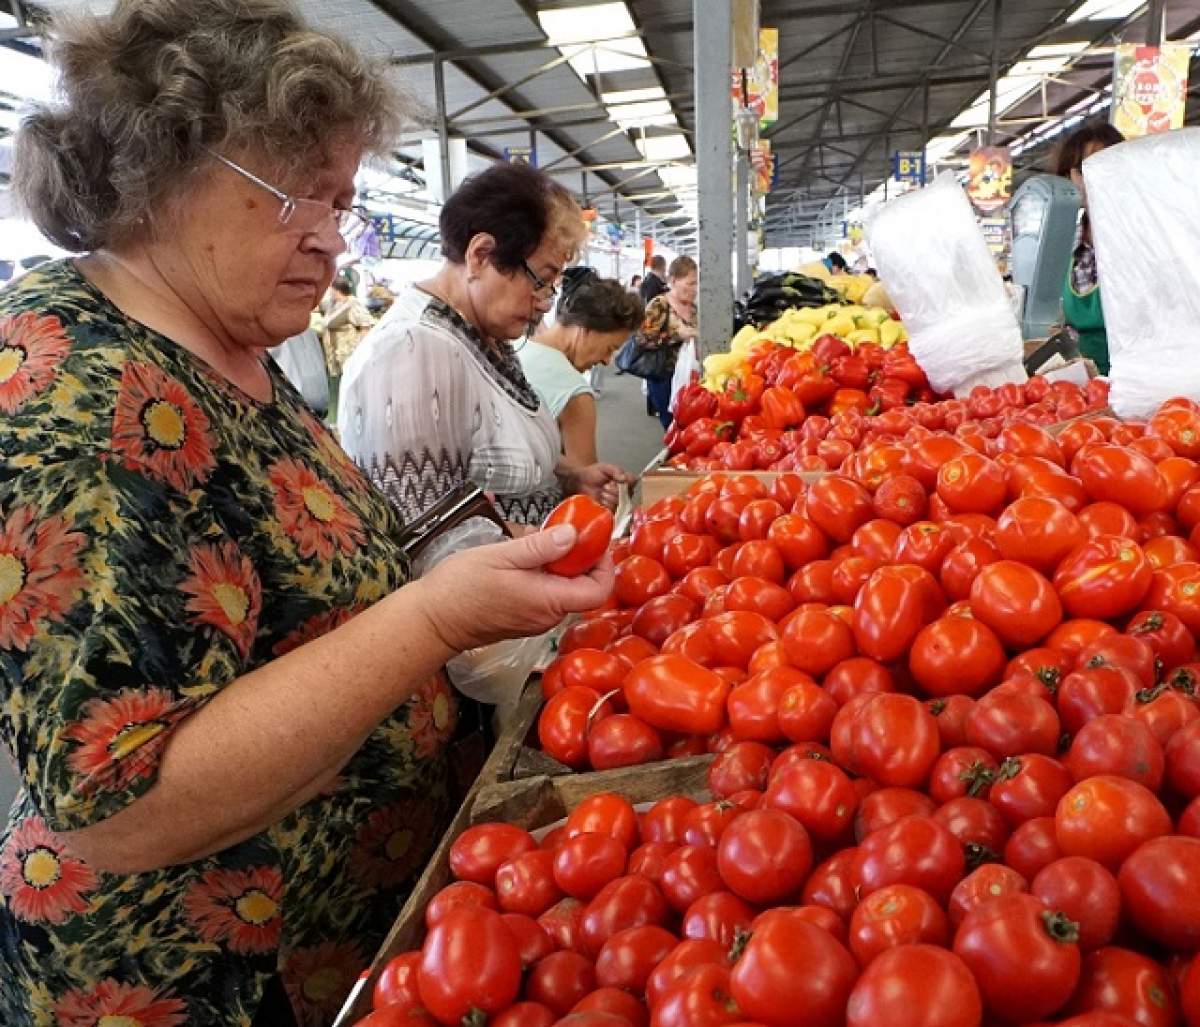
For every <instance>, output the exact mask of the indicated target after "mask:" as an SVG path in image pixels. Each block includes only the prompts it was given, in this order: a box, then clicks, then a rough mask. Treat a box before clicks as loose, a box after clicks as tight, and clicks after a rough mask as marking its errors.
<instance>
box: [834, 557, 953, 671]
mask: <svg viewBox="0 0 1200 1027" xmlns="http://www.w3.org/2000/svg"><path fill="white" fill-rule="evenodd" d="M940 604H941V589H940V588H939V587H938V584H937V582H936V581H935V580H934V578H933V576H932V575H930V574H929V572H928V571H925V570H921V569H920V568H905V567H881V568H880V569H879V570H877V571H875V572H874V573H873V574H872V575H871V577H870V578H869V579H868V580H867V582H866V584H865V585H864V586H863V587H862V590H861V591H860V592H859V593H858V597H857V598H856V599H855V601H854V642H855V643H856V644H857V647H858V654H859V655H863V656H869V657H871V658H872V659H874V660H878V661H879V662H881V663H891V662H892V661H894V660H898V659H899V658H900V657H901V656H903V655H904V654H905V653H906V652H908V649H909V647H910V646H911V645H912V642H913V639H915V638H916V637H917V633H918V632H919V631H920V630H921V628H922V627H924V626H925V625H926V624H927V623H928V622H929V621H931V620H933V619H934V618H935V617H936V616H937V614H938V613H939V612H940V610H938V609H936V606H937V605H940ZM854 655H856V654H855V653H854V652H853V651H850V652H848V653H846V654H845V655H844V656H842V657H841V659H846V658H848V657H850V656H854ZM835 662H837V661H835ZM831 667H832V664H830V667H827V668H825V669H826V670H828V669H830V668H831Z"/></svg>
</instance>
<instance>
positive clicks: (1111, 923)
mask: <svg viewBox="0 0 1200 1027" xmlns="http://www.w3.org/2000/svg"><path fill="white" fill-rule="evenodd" d="M1029 890H1030V891H1031V892H1032V893H1033V894H1034V895H1036V896H1037V897H1038V898H1039V899H1041V900H1042V901H1043V902H1044V903H1045V904H1046V906H1047V907H1048V908H1050V909H1053V910H1056V911H1058V912H1061V913H1063V914H1064V915H1065V916H1066V917H1067V918H1068V919H1070V920H1072V921H1074V922H1075V923H1076V924H1078V925H1079V948H1080V949H1081V951H1083V952H1091V951H1092V950H1093V949H1098V948H1100V947H1101V946H1103V945H1107V944H1108V943H1109V942H1110V941H1112V939H1113V936H1114V935H1115V934H1116V933H1117V926H1118V925H1119V923H1120V920H1121V890H1120V888H1118V887H1117V879H1116V878H1115V877H1113V875H1112V874H1111V873H1109V871H1107V870H1106V869H1105V868H1104V867H1102V866H1101V865H1100V864H1099V863H1097V862H1096V861H1095V860H1093V859H1085V858H1083V857H1082V856H1064V857H1063V858H1062V859H1056V860H1055V861H1054V862H1053V863H1051V864H1049V865H1048V866H1045V867H1043V868H1042V869H1041V870H1039V871H1038V874H1037V876H1036V877H1035V878H1034V879H1033V881H1032V883H1031V884H1030V886H1029Z"/></svg>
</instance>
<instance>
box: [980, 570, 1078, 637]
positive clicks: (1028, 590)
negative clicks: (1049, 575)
mask: <svg viewBox="0 0 1200 1027" xmlns="http://www.w3.org/2000/svg"><path fill="white" fill-rule="evenodd" d="M971 610H972V611H973V612H974V614H975V616H976V617H978V618H979V620H981V621H983V623H984V624H986V625H987V626H988V627H989V628H991V629H992V630H993V631H995V632H996V634H997V635H998V636H999V637H1000V640H1001V641H1002V642H1003V643H1004V644H1005V645H1006V646H1008V647H1009V648H1011V649H1028V648H1030V647H1031V646H1034V645H1036V644H1037V643H1038V642H1040V641H1041V640H1042V639H1043V638H1045V637H1046V636H1047V635H1048V634H1049V633H1050V632H1051V631H1053V630H1054V628H1055V627H1057V626H1058V624H1059V623H1060V622H1061V621H1062V603H1061V602H1060V601H1059V598H1058V594H1057V593H1056V592H1055V591H1054V588H1053V586H1052V585H1051V584H1050V582H1049V581H1047V580H1046V579H1045V578H1044V577H1042V575H1040V574H1039V573H1038V572H1037V571H1035V570H1034V569H1033V568H1032V567H1026V566H1025V565H1024V564H1021V563H1015V562H1014V561H1012V560H1000V561H998V562H997V563H993V564H989V565H988V566H986V567H984V568H983V569H982V570H981V571H980V572H979V575H978V577H976V579H975V582H974V584H973V585H972V586H971Z"/></svg>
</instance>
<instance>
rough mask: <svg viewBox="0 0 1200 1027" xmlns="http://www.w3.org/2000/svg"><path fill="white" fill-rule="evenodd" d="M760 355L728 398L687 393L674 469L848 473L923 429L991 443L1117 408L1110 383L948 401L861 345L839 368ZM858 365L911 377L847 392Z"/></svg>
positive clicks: (803, 358) (797, 357) (680, 404)
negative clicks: (854, 463) (877, 447)
mask: <svg viewBox="0 0 1200 1027" xmlns="http://www.w3.org/2000/svg"><path fill="white" fill-rule="evenodd" d="M830 338H833V337H830ZM833 341H834V342H839V341H840V340H837V339H836V338H834V339H833ZM842 345H843V346H844V344H842ZM875 351H877V352H875ZM756 356H757V358H758V359H759V360H760V361H761V363H760V364H759V365H758V370H757V371H752V370H750V369H748V370H747V371H746V372H744V373H743V374H741V375H733V376H731V377H730V378H729V379H728V380H727V381H726V383H725V385H724V388H723V389H722V390H721V391H720V392H715V393H714V392H711V391H709V390H707V389H705V388H704V387H703V386H701V385H700V384H698V383H693V384H691V385H689V386H687V387H686V388H685V389H683V390H682V391H681V392H680V394H679V397H678V399H677V401H676V409H675V421H674V423H673V424H672V426H671V428H670V429H669V430H668V432H667V435H666V438H665V440H664V441H665V444H666V446H667V449H668V450H669V452H670V454H671V455H670V457H669V459H668V464H669V465H670V466H672V467H678V468H682V469H686V470H699V471H719V470H725V471H750V470H772V471H828V470H838V469H839V468H841V467H842V466H843V464H844V463H845V461H846V460H847V459H848V458H849V457H850V455H851V454H852V453H854V452H855V451H856V450H857V449H859V448H860V447H861V446H862V445H864V444H871V443H873V442H876V441H879V440H884V439H897V438H906V437H909V436H910V435H911V433H913V432H921V431H949V432H952V433H957V434H959V435H960V436H965V437H974V436H977V435H982V436H983V437H985V438H989V439H990V438H995V437H996V436H997V435H998V434H999V433H1000V431H1001V429H1002V428H1003V427H1004V426H1005V425H1006V424H1008V423H1011V422H1013V421H1017V422H1028V423H1030V424H1035V425H1042V426H1048V425H1052V424H1055V423H1057V422H1061V421H1067V420H1070V419H1071V418H1074V417H1078V416H1079V415H1081V414H1083V413H1085V412H1087V411H1089V410H1098V409H1101V408H1103V407H1105V406H1106V405H1107V403H1108V383H1107V382H1105V381H1102V380H1100V379H1094V380H1093V381H1090V382H1088V384H1087V385H1086V386H1084V387H1082V388H1081V387H1080V386H1078V385H1076V384H1074V383H1072V382H1048V381H1047V380H1046V379H1044V378H1041V377H1038V376H1035V377H1033V378H1030V379H1029V381H1027V382H1024V383H1022V384H1009V385H1003V386H1000V387H999V388H995V389H991V388H988V387H987V386H984V385H980V386H977V387H976V388H974V389H972V390H971V392H970V394H969V395H968V396H967V397H966V398H965V399H962V400H958V399H941V400H939V399H937V398H936V397H935V396H934V395H933V393H932V392H930V391H929V388H928V383H925V385H924V386H918V385H917V384H916V382H917V380H918V378H919V379H920V380H921V381H924V377H925V375H924V372H923V371H921V369H920V367H919V366H918V365H917V363H916V361H915V360H914V359H913V358H912V356H911V355H909V354H908V352H907V350H906V349H902V348H901V347H897V348H896V349H894V350H891V351H889V352H884V351H882V350H879V349H878V347H871V346H870V345H869V344H866V345H863V346H859V347H858V349H856V350H855V351H854V353H853V354H850V353H849V351H847V353H846V354H845V355H843V356H840V357H836V358H833V360H832V370H830V369H826V368H824V367H823V365H821V364H819V363H818V360H819V358H818V357H817V356H816V349H814V351H813V352H812V353H803V354H799V353H796V352H794V351H793V350H790V349H788V348H787V347H777V348H773V349H768V350H765V351H762V352H760V353H758V354H757V355H756ZM851 361H852V362H853V363H854V367H855V373H856V374H857V371H858V365H859V364H863V365H868V364H871V363H874V364H878V365H879V367H880V368H881V371H880V372H878V373H885V374H886V373H887V370H886V369H887V368H889V367H891V368H892V373H893V374H894V375H897V376H900V375H903V376H904V377H889V378H883V379H882V380H881V381H880V383H879V384H878V385H874V386H872V387H871V389H870V390H869V391H863V390H861V389H845V388H838V387H837V377H836V375H837V369H838V368H839V366H843V364H844V363H845V362H851ZM839 362H842V363H839ZM801 368H803V369H804V370H803V372H802V373H801V371H800V370H799V369H801ZM871 373H876V372H871Z"/></svg>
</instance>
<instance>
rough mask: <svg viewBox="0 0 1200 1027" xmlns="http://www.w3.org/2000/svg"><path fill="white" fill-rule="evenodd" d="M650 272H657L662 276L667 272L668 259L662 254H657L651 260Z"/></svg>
mask: <svg viewBox="0 0 1200 1027" xmlns="http://www.w3.org/2000/svg"><path fill="white" fill-rule="evenodd" d="M650 270H651V271H657V272H659V274H662V273H663V272H664V271H666V270H667V258H666V257H664V256H663V255H662V254H661V253H656V254H655V255H654V256H653V257H651V258H650Z"/></svg>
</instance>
